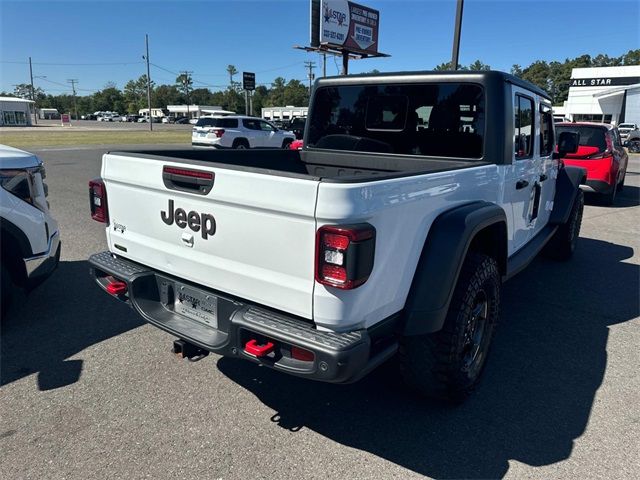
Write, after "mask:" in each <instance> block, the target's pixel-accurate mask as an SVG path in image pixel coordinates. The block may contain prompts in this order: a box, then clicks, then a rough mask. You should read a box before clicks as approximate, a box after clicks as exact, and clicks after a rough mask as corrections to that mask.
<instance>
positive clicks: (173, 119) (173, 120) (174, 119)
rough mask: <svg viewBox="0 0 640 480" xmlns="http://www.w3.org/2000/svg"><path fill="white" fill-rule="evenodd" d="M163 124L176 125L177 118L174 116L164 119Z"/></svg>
mask: <svg viewBox="0 0 640 480" xmlns="http://www.w3.org/2000/svg"><path fill="white" fill-rule="evenodd" d="M162 123H176V117H175V116H174V115H167V116H166V117H162Z"/></svg>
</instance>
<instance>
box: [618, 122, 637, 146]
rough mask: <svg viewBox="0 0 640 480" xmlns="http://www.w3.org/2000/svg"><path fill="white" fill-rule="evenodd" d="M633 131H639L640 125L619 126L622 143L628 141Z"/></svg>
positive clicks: (624, 124)
mask: <svg viewBox="0 0 640 480" xmlns="http://www.w3.org/2000/svg"><path fill="white" fill-rule="evenodd" d="M633 130H638V125H637V124H635V123H621V124H620V125H618V131H619V132H620V138H621V139H622V141H623V142H624V141H626V140H627V137H628V136H629V133H630V132H632V131H633Z"/></svg>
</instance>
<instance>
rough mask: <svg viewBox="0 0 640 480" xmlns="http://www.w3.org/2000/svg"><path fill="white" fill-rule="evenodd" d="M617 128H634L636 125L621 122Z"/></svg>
mask: <svg viewBox="0 0 640 480" xmlns="http://www.w3.org/2000/svg"><path fill="white" fill-rule="evenodd" d="M618 128H626V129H632V130H633V129H634V128H636V125H635V124H634V123H621V124H620V125H619V126H618Z"/></svg>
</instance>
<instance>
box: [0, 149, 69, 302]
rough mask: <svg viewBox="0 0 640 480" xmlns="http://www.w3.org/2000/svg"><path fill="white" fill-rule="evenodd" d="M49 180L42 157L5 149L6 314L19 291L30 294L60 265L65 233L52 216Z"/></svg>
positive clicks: (1, 158)
mask: <svg viewBox="0 0 640 480" xmlns="http://www.w3.org/2000/svg"><path fill="white" fill-rule="evenodd" d="M45 177H46V175H45V168H44V165H43V163H42V161H41V160H40V159H39V158H38V157H37V156H35V155H33V154H32V153H29V152H25V151H22V150H18V149H17V148H12V147H8V146H6V145H0V186H1V187H2V188H0V238H1V239H2V243H1V244H0V250H1V253H0V268H1V269H2V284H1V285H0V291H1V295H2V298H1V302H2V305H1V310H2V312H6V310H7V308H8V307H9V305H10V303H11V301H12V300H13V298H14V295H15V293H16V291H17V290H18V289H24V290H26V291H29V290H31V289H32V288H34V287H36V286H37V285H39V284H40V283H41V282H42V281H43V280H45V279H46V278H47V277H48V276H49V275H51V273H52V272H53V271H54V270H55V269H56V267H57V266H58V261H59V259H60V234H59V232H58V223H57V222H56V220H55V219H54V218H53V217H52V216H51V212H50V211H49V202H47V195H48V188H47V185H46V184H45V183H44V179H45Z"/></svg>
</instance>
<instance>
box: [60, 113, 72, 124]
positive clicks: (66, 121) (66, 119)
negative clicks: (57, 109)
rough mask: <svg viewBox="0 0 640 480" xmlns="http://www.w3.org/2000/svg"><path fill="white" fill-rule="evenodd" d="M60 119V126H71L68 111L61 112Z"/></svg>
mask: <svg viewBox="0 0 640 480" xmlns="http://www.w3.org/2000/svg"><path fill="white" fill-rule="evenodd" d="M60 120H62V126H63V127H64V126H65V125H68V126H71V115H70V114H68V113H63V114H62V115H60Z"/></svg>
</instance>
